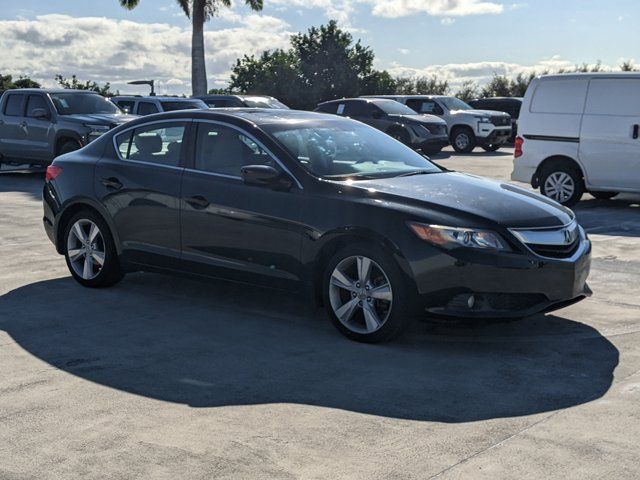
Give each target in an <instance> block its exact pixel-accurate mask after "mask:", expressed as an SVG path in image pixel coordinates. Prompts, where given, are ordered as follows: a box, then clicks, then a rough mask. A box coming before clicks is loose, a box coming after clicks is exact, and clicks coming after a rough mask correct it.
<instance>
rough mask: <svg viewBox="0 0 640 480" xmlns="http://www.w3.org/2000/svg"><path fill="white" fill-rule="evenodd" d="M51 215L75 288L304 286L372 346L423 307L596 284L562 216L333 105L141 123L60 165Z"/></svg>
mask: <svg viewBox="0 0 640 480" xmlns="http://www.w3.org/2000/svg"><path fill="white" fill-rule="evenodd" d="M43 220H44V226H45V229H46V232H47V234H48V236H49V238H50V239H51V241H52V242H53V243H54V244H55V246H56V249H57V251H58V252H59V253H60V254H62V255H64V256H65V257H66V261H67V265H68V267H69V270H70V272H71V274H72V275H73V277H74V278H75V279H76V280H77V281H78V282H79V283H81V284H82V285H84V286H87V287H106V286H109V285H112V284H114V283H116V282H118V281H119V280H120V279H121V278H122V277H123V275H124V273H125V272H130V271H136V270H152V271H166V272H176V271H180V272H187V273H194V274H198V275H205V276H211V277H217V278H224V279H228V280H231V281H242V282H251V283H256V284H263V285H266V286H270V287H276V288H282V289H294V290H301V291H304V290H307V291H309V292H310V293H313V294H314V295H315V297H316V299H317V300H319V301H320V302H321V303H322V304H323V305H324V307H325V308H326V310H327V312H328V314H329V317H330V318H331V320H332V321H333V323H334V325H335V326H336V327H337V328H338V330H340V331H341V332H342V333H343V334H344V335H346V336H347V337H349V338H351V339H354V340H358V341H365V342H378V341H384V340H389V339H391V338H392V337H394V336H396V335H397V334H399V333H400V332H401V331H402V330H403V329H404V327H406V326H407V324H408V323H409V321H410V320H411V319H413V318H414V317H416V316H417V315H420V314H431V315H439V316H458V317H521V316H526V315H530V314H533V313H537V312H543V311H550V310H554V309H557V308H561V307H563V306H566V305H569V304H571V303H573V302H576V301H578V300H581V299H583V298H584V297H586V296H588V295H589V294H590V290H589V287H588V286H587V284H586V279H587V275H588V273H589V267H590V255H591V244H590V242H589V240H588V238H587V236H586V234H585V232H584V230H583V229H582V228H581V227H580V226H579V225H578V224H577V222H576V219H575V217H574V215H573V213H572V212H571V211H570V210H568V209H566V208H564V207H562V206H560V205H559V204H557V203H555V202H553V201H551V200H549V199H547V198H544V197H541V196H538V195H537V194H534V193H532V192H529V191H527V190H524V189H521V188H518V187H515V186H513V185H510V184H503V183H498V182H494V181H489V180H486V179H483V178H480V177H476V176H472V175H466V174H462V173H456V172H452V171H448V170H445V169H443V168H441V167H438V166H436V165H435V164H433V163H431V162H430V161H429V160H428V159H427V158H426V157H424V156H422V155H420V154H418V153H416V152H415V151H413V150H411V149H410V148H408V147H406V146H405V145H403V144H402V143H400V142H398V141H397V140H394V139H393V138H391V137H389V136H388V135H386V134H384V133H382V132H380V131H378V130H376V129H374V128H372V127H369V126H367V125H364V124H362V123H360V122H357V121H354V120H350V119H346V118H340V117H337V116H335V115H326V114H320V113H310V112H299V111H292V110H278V111H276V110H264V109H253V110H252V109H245V110H217V111H213V110H208V111H195V110H192V111H181V112H171V113H163V114H158V115H152V116H148V117H144V118H140V119H137V120H134V121H132V122H129V123H127V124H126V125H123V126H121V127H118V128H116V129H114V130H113V131H111V132H108V133H106V134H105V135H103V136H102V137H101V138H99V139H98V140H95V141H94V142H92V143H91V144H90V145H88V146H87V147H85V148H83V149H81V150H78V151H76V152H73V153H70V154H67V155H64V156H61V157H58V158H57V159H56V160H55V161H54V163H53V164H52V165H51V166H50V167H49V168H48V170H47V175H46V183H45V187H44V219H43Z"/></svg>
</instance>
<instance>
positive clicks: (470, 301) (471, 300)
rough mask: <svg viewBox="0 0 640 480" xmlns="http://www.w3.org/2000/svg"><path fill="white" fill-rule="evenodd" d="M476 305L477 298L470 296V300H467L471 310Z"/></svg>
mask: <svg viewBox="0 0 640 480" xmlns="http://www.w3.org/2000/svg"><path fill="white" fill-rule="evenodd" d="M475 304H476V297H475V296H474V295H469V298H468V300H467V306H468V307H469V308H473V306H474V305H475Z"/></svg>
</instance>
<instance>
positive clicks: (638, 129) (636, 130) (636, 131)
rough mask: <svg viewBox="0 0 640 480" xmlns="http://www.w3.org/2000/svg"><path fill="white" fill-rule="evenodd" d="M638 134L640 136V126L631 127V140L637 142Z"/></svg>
mask: <svg viewBox="0 0 640 480" xmlns="http://www.w3.org/2000/svg"><path fill="white" fill-rule="evenodd" d="M638 134H640V125H638V124H637V123H636V124H635V125H634V126H633V139H634V140H637V139H638Z"/></svg>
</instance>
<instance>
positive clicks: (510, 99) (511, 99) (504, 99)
mask: <svg viewBox="0 0 640 480" xmlns="http://www.w3.org/2000/svg"><path fill="white" fill-rule="evenodd" d="M484 100H489V101H492V102H493V101H496V100H497V101H500V102H514V103H521V102H522V97H485V98H474V99H473V100H471V101H472V102H482V101H484Z"/></svg>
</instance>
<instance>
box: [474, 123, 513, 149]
mask: <svg viewBox="0 0 640 480" xmlns="http://www.w3.org/2000/svg"><path fill="white" fill-rule="evenodd" d="M483 133H485V132H481V134H483ZM510 138H511V127H507V128H495V129H493V130H492V131H491V132H490V133H489V134H488V135H486V136H477V139H478V143H479V144H480V145H502V144H504V143H506V142H508V141H509V139H510Z"/></svg>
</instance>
